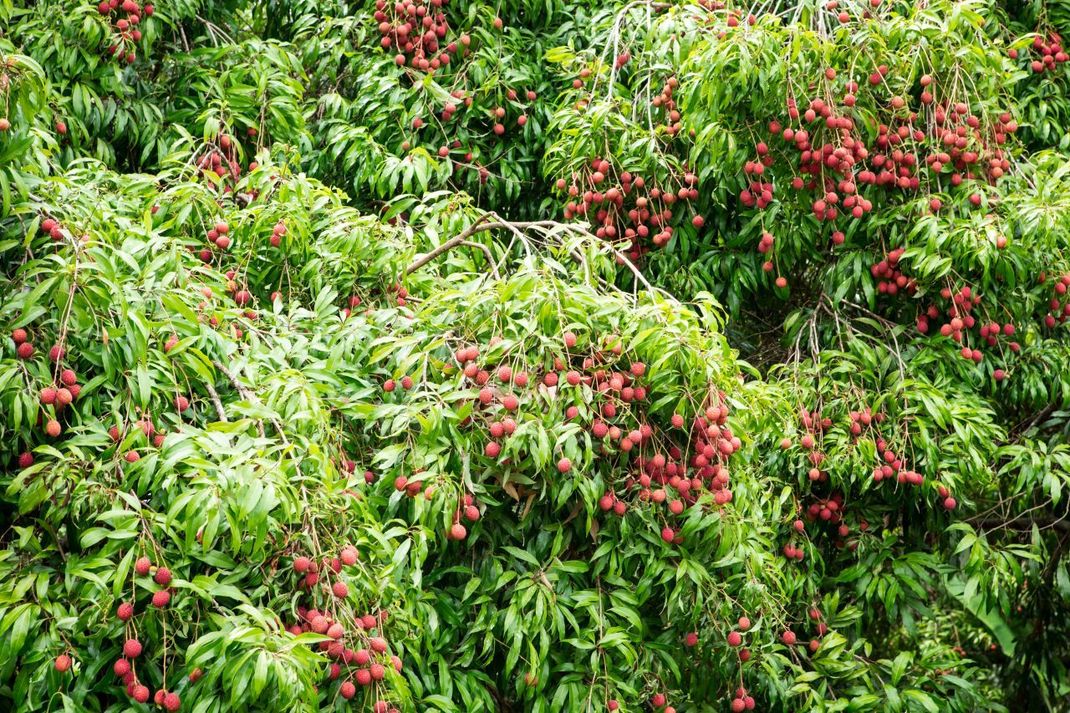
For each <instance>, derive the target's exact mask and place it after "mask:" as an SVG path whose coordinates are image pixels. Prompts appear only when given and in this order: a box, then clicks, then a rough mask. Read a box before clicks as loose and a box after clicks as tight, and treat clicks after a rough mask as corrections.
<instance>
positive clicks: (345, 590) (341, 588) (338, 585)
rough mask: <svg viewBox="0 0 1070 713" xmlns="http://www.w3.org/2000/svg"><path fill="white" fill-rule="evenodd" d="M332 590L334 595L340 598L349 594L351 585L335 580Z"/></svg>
mask: <svg viewBox="0 0 1070 713" xmlns="http://www.w3.org/2000/svg"><path fill="white" fill-rule="evenodd" d="M331 591H332V592H333V593H334V596H336V597H338V598H339V599H343V598H345V597H347V596H349V587H347V586H346V583H345V582H335V583H334V584H333V585H332V586H331Z"/></svg>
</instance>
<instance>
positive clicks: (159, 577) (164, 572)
mask: <svg viewBox="0 0 1070 713" xmlns="http://www.w3.org/2000/svg"><path fill="white" fill-rule="evenodd" d="M153 580H155V581H156V584H159V585H160V586H161V587H166V586H167V585H169V584H170V583H171V570H169V569H167V568H166V567H160V568H159V569H158V570H156V576H155V577H153Z"/></svg>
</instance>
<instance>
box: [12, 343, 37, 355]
mask: <svg viewBox="0 0 1070 713" xmlns="http://www.w3.org/2000/svg"><path fill="white" fill-rule="evenodd" d="M15 353H16V354H18V356H19V359H29V358H30V357H31V356H33V345H32V344H30V343H29V342H23V343H22V344H20V345H19V346H18V349H16V350H15Z"/></svg>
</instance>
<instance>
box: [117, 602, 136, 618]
mask: <svg viewBox="0 0 1070 713" xmlns="http://www.w3.org/2000/svg"><path fill="white" fill-rule="evenodd" d="M116 616H118V617H119V621H130V619H131V617H133V616H134V605H133V604H131V603H130V602H123V603H122V604H120V605H119V609H118V611H117V612H116Z"/></svg>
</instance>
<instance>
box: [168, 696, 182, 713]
mask: <svg viewBox="0 0 1070 713" xmlns="http://www.w3.org/2000/svg"><path fill="white" fill-rule="evenodd" d="M181 706H182V701H181V699H179V697H178V694H177V693H168V694H167V695H166V696H164V697H163V707H164V709H166V710H168V711H172V713H173V712H174V711H177V710H178V709H179V708H180V707H181Z"/></svg>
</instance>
